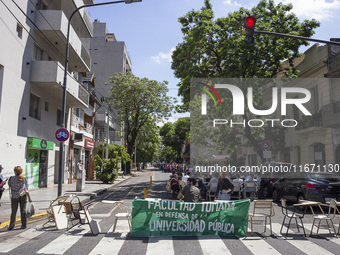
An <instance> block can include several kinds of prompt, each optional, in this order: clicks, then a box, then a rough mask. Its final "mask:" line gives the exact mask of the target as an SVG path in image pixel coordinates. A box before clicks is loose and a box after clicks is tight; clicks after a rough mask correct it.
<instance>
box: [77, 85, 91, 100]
mask: <svg viewBox="0 0 340 255" xmlns="http://www.w3.org/2000/svg"><path fill="white" fill-rule="evenodd" d="M78 97H79V99H80V100H81V101H83V102H84V103H85V104H86V105H89V99H90V94H89V92H88V91H87V90H86V88H84V86H82V85H80V84H79V92H78Z"/></svg>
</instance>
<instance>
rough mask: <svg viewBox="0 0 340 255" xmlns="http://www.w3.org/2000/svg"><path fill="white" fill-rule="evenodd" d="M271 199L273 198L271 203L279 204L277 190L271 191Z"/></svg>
mask: <svg viewBox="0 0 340 255" xmlns="http://www.w3.org/2000/svg"><path fill="white" fill-rule="evenodd" d="M272 198H273V201H274V202H279V200H280V198H279V194H278V193H277V190H276V189H274V190H273V195H272Z"/></svg>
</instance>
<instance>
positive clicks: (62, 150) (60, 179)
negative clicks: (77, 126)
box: [58, 0, 142, 197]
mask: <svg viewBox="0 0 340 255" xmlns="http://www.w3.org/2000/svg"><path fill="white" fill-rule="evenodd" d="M135 2H142V0H122V1H111V2H106V3H98V4H85V5H82V6H80V7H78V8H77V9H75V10H74V11H73V12H72V14H71V16H70V18H69V19H68V26H67V38H66V53H65V65H64V68H65V70H64V84H63V102H62V110H61V119H62V120H61V127H62V128H65V112H66V84H67V69H68V58H69V41H70V28H71V19H72V17H73V16H74V14H76V13H77V12H78V11H79V10H80V9H82V8H88V7H93V6H99V5H109V4H118V3H126V4H131V3H135ZM63 154H64V142H60V149H59V174H58V197H59V196H61V192H62V175H63V171H64V164H63Z"/></svg>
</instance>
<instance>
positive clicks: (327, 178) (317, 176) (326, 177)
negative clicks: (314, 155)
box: [308, 173, 340, 183]
mask: <svg viewBox="0 0 340 255" xmlns="http://www.w3.org/2000/svg"><path fill="white" fill-rule="evenodd" d="M308 175H309V178H311V179H314V180H317V181H323V182H328V183H333V182H340V178H339V176H338V175H335V174H331V173H309V174H308Z"/></svg>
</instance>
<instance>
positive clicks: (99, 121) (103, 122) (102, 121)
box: [95, 113, 117, 130]
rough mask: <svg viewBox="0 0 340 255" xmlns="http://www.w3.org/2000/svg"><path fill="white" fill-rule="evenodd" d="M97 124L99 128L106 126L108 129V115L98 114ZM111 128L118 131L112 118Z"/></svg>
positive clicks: (96, 117)
mask: <svg viewBox="0 0 340 255" xmlns="http://www.w3.org/2000/svg"><path fill="white" fill-rule="evenodd" d="M95 123H96V124H97V125H98V126H105V127H106V125H107V114H105V113H96V116H95ZM109 127H110V129H113V130H117V125H116V124H115V122H114V120H113V118H112V117H110V121H109Z"/></svg>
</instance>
